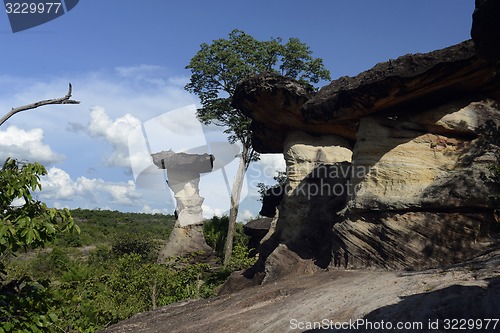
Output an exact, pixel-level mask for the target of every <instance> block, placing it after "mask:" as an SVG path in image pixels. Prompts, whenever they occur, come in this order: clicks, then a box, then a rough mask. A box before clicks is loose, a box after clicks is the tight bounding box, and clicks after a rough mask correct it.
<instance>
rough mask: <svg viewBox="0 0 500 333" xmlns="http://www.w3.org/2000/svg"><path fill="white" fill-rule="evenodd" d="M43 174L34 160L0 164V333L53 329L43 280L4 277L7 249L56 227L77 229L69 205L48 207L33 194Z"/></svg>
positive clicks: (44, 237) (53, 232)
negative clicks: (67, 207) (31, 161)
mask: <svg viewBox="0 0 500 333" xmlns="http://www.w3.org/2000/svg"><path fill="white" fill-rule="evenodd" d="M46 173H47V170H46V169H45V168H44V167H43V166H42V165H40V164H38V163H20V162H18V161H17V160H14V159H10V158H9V159H7V160H6V161H5V163H4V165H3V167H2V169H0V332H3V331H6V332H11V331H12V332H26V331H29V332H51V331H54V330H55V328H54V325H55V323H56V321H57V316H55V314H54V313H53V312H50V309H51V308H52V307H53V305H52V299H51V298H50V297H49V296H50V294H49V293H48V291H47V290H48V286H49V282H48V281H46V280H45V281H33V280H32V279H31V278H29V277H27V276H24V277H22V278H20V279H16V280H12V281H4V280H5V277H4V276H5V263H4V261H5V260H6V258H7V257H8V255H9V254H10V253H15V252H17V251H19V250H20V249H29V248H31V249H34V248H39V247H44V246H45V245H46V244H47V243H49V242H51V241H52V240H54V239H55V237H56V236H57V234H59V233H61V232H65V231H72V230H77V231H79V229H78V227H77V226H76V225H75V224H74V222H73V219H72V218H71V215H70V213H69V211H68V210H66V209H65V210H63V211H58V210H56V209H49V208H48V207H47V206H46V205H45V204H44V203H42V202H40V201H38V200H35V199H34V198H33V195H32V191H35V190H37V189H41V188H42V187H41V185H40V176H43V175H45V174H46Z"/></svg>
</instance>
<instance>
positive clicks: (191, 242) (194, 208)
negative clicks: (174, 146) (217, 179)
mask: <svg viewBox="0 0 500 333" xmlns="http://www.w3.org/2000/svg"><path fill="white" fill-rule="evenodd" d="M152 157H153V163H154V164H155V165H156V166H157V167H158V168H160V169H166V170H167V175H168V186H169V187H170V189H171V190H172V191H173V192H174V196H175V200H176V203H177V205H176V209H175V211H176V215H177V221H176V222H175V225H174V228H173V230H172V232H171V234H170V236H169V239H168V242H167V244H166V245H165V246H164V248H163V249H162V250H161V251H160V254H159V256H158V261H159V262H165V260H168V258H169V257H177V256H186V255H189V254H191V253H193V252H200V251H202V252H204V256H206V257H208V256H209V255H210V254H211V253H212V249H211V248H210V247H209V246H208V245H207V243H206V242H205V238H204V236H203V227H202V225H203V215H202V213H203V211H202V208H201V206H202V204H203V200H204V198H202V197H201V196H200V194H199V193H200V192H199V183H200V174H201V173H205V172H210V171H211V170H212V167H213V161H214V157H213V156H212V155H209V154H201V155H200V154H187V153H175V152H173V151H172V150H169V151H163V152H160V153H156V154H152Z"/></svg>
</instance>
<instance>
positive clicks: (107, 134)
mask: <svg viewBox="0 0 500 333" xmlns="http://www.w3.org/2000/svg"><path fill="white" fill-rule="evenodd" d="M140 127H141V121H140V120H139V119H137V118H136V117H134V116H132V115H130V114H128V113H127V114H126V115H124V116H122V117H119V118H117V119H116V120H114V121H113V120H112V119H111V118H110V117H109V116H108V115H107V114H106V111H105V110H104V108H102V107H94V108H92V110H91V112H90V123H89V127H88V132H89V134H90V135H91V136H93V137H100V138H103V139H105V140H106V141H107V142H108V143H110V144H111V146H112V147H113V152H112V153H111V155H110V156H107V157H106V162H107V163H106V164H107V165H108V166H120V167H130V158H129V151H128V137H129V135H130V133H131V132H132V131H134V130H136V129H137V128H140Z"/></svg>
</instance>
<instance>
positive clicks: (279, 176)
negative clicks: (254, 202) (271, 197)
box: [257, 171, 287, 201]
mask: <svg viewBox="0 0 500 333" xmlns="http://www.w3.org/2000/svg"><path fill="white" fill-rule="evenodd" d="M273 179H274V180H275V181H276V184H274V185H266V184H264V183H258V184H257V187H258V188H259V194H260V201H263V200H264V195H265V193H266V191H267V190H268V189H270V188H272V187H274V186H285V185H286V182H287V176H286V171H278V172H277V173H276V175H275V176H274V177H273Z"/></svg>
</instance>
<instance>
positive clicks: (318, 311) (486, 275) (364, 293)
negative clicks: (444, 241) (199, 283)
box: [105, 250, 500, 333]
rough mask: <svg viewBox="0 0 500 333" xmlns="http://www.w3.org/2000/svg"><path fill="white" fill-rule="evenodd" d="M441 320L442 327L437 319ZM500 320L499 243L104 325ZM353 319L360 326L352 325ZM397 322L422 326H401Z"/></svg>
mask: <svg viewBox="0 0 500 333" xmlns="http://www.w3.org/2000/svg"><path fill="white" fill-rule="evenodd" d="M453 319H458V321H452V320H453ZM473 319H474V320H475V321H472V320H473ZM487 319H493V320H492V321H489V322H488V320H487ZM494 319H497V320H496V321H495V320H494ZM356 320H358V321H357V322H355V321H356ZM361 320H364V321H363V322H362V321H361ZM436 320H437V321H438V324H439V329H435V326H431V325H435V323H436ZM447 320H450V321H447ZM460 320H462V321H460ZM465 320H469V321H465ZM498 320H500V250H497V251H493V252H490V253H488V254H485V255H482V256H480V257H478V258H476V259H474V260H472V261H468V262H466V263H463V264H460V265H455V266H451V267H448V268H446V269H434V270H426V271H420V272H410V271H397V272H396V271H383V270H337V269H329V270H325V271H320V272H316V273H314V274H311V275H301V276H289V277H287V278H285V279H283V280H280V281H277V282H271V283H267V284H264V285H259V286H251V287H247V288H244V289H242V290H240V291H237V292H233V293H229V294H225V295H221V296H218V297H215V298H211V299H201V300H194V301H188V302H181V303H176V304H172V305H169V306H166V307H163V308H160V309H157V310H155V311H151V312H147V313H141V314H138V315H136V316H134V317H132V318H131V319H129V320H126V321H124V322H121V323H118V324H116V325H114V326H112V327H109V328H108V329H107V330H105V332H106V333H119V332H143V333H146V332H148V333H149V332H151V333H152V332H172V333H173V332H273V333H274V332H315V331H325V332H445V331H448V330H445V326H446V325H449V326H450V328H452V326H453V324H456V325H455V326H456V328H462V329H461V330H459V331H461V332H475V331H477V332H498V331H500V322H498V324H496V323H497V321H498ZM349 321H351V323H358V324H360V326H358V327H356V329H352V328H353V326H350V327H349V326H348V324H349ZM341 323H344V327H343V328H342V327H339V326H338V325H340V324H341ZM398 323H403V324H405V325H420V324H421V325H422V328H419V327H417V328H415V327H414V328H412V329H407V330H399V331H398V330H396V329H395V326H396V325H397V324H398ZM487 323H488V326H489V327H488V328H486V327H485V326H486V324H487ZM495 324H496V327H493V326H494V325H495ZM314 325H316V326H314ZM330 325H331V326H330ZM335 325H337V327H335ZM369 325H372V326H371V327H370V326H369ZM377 325H379V328H380V329H379V330H377V329H376V328H377ZM382 325H383V326H382ZM390 325H393V328H392V329H390ZM468 325H470V326H468ZM479 325H482V329H481V330H480V329H478V328H479ZM429 326H430V327H429ZM472 327H474V328H476V330H473V329H471V328H472Z"/></svg>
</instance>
